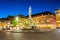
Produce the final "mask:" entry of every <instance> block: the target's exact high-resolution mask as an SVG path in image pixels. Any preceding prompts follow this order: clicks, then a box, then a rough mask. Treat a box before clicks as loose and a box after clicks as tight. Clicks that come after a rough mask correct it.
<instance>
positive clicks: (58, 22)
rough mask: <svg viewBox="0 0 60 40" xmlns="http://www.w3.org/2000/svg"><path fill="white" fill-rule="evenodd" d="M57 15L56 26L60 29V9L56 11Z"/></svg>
mask: <svg viewBox="0 0 60 40" xmlns="http://www.w3.org/2000/svg"><path fill="white" fill-rule="evenodd" d="M55 13H56V23H57V24H56V25H57V27H60V9H57V10H55Z"/></svg>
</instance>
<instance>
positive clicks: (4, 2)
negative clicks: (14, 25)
mask: <svg viewBox="0 0 60 40" xmlns="http://www.w3.org/2000/svg"><path fill="white" fill-rule="evenodd" d="M29 6H31V7H32V13H33V14H36V13H39V12H44V11H50V12H52V13H54V11H55V10H56V9H58V8H60V0H0V18H4V17H7V16H8V15H12V16H14V15H19V14H23V15H25V16H26V15H28V9H29Z"/></svg>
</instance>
